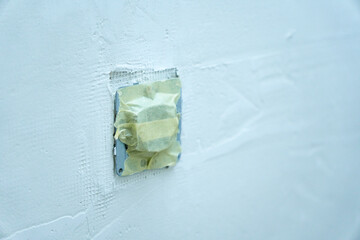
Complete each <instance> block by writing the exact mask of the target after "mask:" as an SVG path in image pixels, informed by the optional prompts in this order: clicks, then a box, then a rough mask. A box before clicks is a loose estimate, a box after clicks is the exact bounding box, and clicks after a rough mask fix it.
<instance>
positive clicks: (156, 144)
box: [114, 78, 181, 176]
mask: <svg viewBox="0 0 360 240" xmlns="http://www.w3.org/2000/svg"><path fill="white" fill-rule="evenodd" d="M180 89H181V83H180V80H179V79H178V78H176V79H170V80H165V81H158V82H152V83H147V84H140V85H134V86H130V87H126V88H122V89H119V90H118V93H119V95H120V106H119V111H118V113H117V115H116V121H115V124H114V125H115V127H116V128H117V131H116V134H115V139H119V140H120V141H122V142H123V143H124V144H126V145H127V146H128V147H127V153H128V155H129V157H128V158H127V159H126V160H125V162H124V168H125V169H124V172H123V174H122V175H123V176H126V175H130V174H133V173H136V172H139V171H143V170H145V169H155V168H162V167H166V166H173V165H175V164H176V161H177V157H178V155H179V154H180V152H181V148H180V143H179V142H178V141H177V133H178V128H179V117H180V116H179V115H178V113H177V111H176V103H177V101H178V100H179V98H180Z"/></svg>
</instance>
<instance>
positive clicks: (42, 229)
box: [4, 211, 87, 240]
mask: <svg viewBox="0 0 360 240" xmlns="http://www.w3.org/2000/svg"><path fill="white" fill-rule="evenodd" d="M86 213H87V212H86V211H82V212H79V213H77V214H76V215H74V216H62V217H59V218H57V219H55V220H52V221H49V222H46V223H41V224H38V225H34V226H31V227H28V228H24V229H21V230H18V231H16V232H14V233H12V234H11V235H9V236H8V237H6V238H5V239H4V240H23V239H54V238H59V239H62V238H64V237H67V236H68V237H70V236H71V233H73V232H74V231H75V230H76V229H78V228H79V227H81V226H82V225H84V224H85V222H86ZM84 227H85V225H84Z"/></svg>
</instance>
